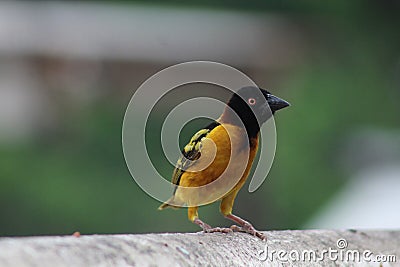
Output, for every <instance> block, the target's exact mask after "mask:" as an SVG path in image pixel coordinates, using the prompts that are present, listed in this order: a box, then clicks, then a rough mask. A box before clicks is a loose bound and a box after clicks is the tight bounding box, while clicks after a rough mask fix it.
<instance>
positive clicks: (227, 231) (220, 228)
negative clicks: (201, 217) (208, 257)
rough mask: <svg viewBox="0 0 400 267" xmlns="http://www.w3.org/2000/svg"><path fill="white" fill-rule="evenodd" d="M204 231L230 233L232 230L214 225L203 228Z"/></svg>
mask: <svg viewBox="0 0 400 267" xmlns="http://www.w3.org/2000/svg"><path fill="white" fill-rule="evenodd" d="M203 231H204V232H205V233H232V232H233V230H232V229H231V228H225V227H214V228H209V229H203Z"/></svg>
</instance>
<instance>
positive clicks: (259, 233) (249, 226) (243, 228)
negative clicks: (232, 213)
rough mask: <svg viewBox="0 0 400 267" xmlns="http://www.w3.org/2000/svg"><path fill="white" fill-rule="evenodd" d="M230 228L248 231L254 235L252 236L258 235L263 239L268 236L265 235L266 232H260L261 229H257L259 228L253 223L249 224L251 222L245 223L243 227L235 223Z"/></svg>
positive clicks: (236, 230)
mask: <svg viewBox="0 0 400 267" xmlns="http://www.w3.org/2000/svg"><path fill="white" fill-rule="evenodd" d="M230 229H231V230H232V231H233V232H242V233H248V234H250V235H252V236H256V237H258V238H260V239H261V240H266V239H267V237H266V236H265V234H264V233H262V232H260V231H257V230H256V229H255V228H254V227H253V226H252V225H251V224H249V223H247V224H244V225H243V226H242V227H240V226H237V225H235V224H234V225H232V226H231V227H230Z"/></svg>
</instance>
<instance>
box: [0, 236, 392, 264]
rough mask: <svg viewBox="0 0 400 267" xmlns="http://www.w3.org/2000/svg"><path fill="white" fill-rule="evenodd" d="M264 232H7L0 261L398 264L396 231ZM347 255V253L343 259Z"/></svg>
mask: <svg viewBox="0 0 400 267" xmlns="http://www.w3.org/2000/svg"><path fill="white" fill-rule="evenodd" d="M266 235H267V238H268V240H267V241H266V242H264V241H261V240H259V239H257V238H255V237H253V236H250V235H248V234H244V233H232V234H220V233H213V234H204V233H166V234H137V235H133V234H132V235H88V236H85V235H83V236H80V237H74V236H46V237H15V238H11V237H5V238H0V266H267V265H268V266H270V265H272V266H292V265H293V264H294V265H296V266H310V265H314V266H322V265H328V266H354V265H355V264H356V263H358V262H360V263H361V265H362V266H399V265H400V259H399V257H400V230H396V231H391V230H386V231H385V230H380V231H370V230H368V231H364V230H361V231H358V230H347V231H333V230H307V231H271V232H266ZM338 240H339V241H338ZM282 251H283V252H282ZM312 251H313V252H312ZM324 251H326V252H324ZM329 251H331V252H329ZM335 251H336V253H335ZM329 253H331V254H332V255H329ZM303 254H304V257H305V258H304V257H303ZM312 254H315V255H312ZM357 254H359V256H360V261H358V259H357ZM267 255H268V258H267V259H266V260H265V258H266V256H267ZM352 255H355V256H352ZM378 255H381V257H380V258H379V259H377V258H375V257H376V256H378ZM314 256H315V257H314ZM302 257H303V258H304V259H303V258H302ZM310 257H311V258H310ZM346 257H350V258H348V261H347V262H346ZM364 257H366V258H364ZM363 259H366V260H367V261H368V260H370V261H369V262H368V263H367V262H365V261H364V262H363ZM378 261H380V262H378ZM271 263H272V264H271ZM380 264H382V265H380ZM356 265H357V264H356Z"/></svg>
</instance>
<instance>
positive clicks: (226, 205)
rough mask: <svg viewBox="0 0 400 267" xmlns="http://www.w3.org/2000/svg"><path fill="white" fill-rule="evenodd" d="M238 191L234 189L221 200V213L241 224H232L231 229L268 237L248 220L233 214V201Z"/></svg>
mask: <svg viewBox="0 0 400 267" xmlns="http://www.w3.org/2000/svg"><path fill="white" fill-rule="evenodd" d="M237 193H238V191H233V192H232V193H230V194H228V195H227V196H226V197H224V198H223V199H222V201H221V205H220V207H219V208H220V210H221V213H222V214H223V215H224V216H225V218H227V219H229V220H231V221H234V222H235V223H237V224H239V225H240V226H237V225H232V226H231V227H230V229H231V230H232V231H233V232H245V233H249V234H251V235H254V236H257V237H258V238H260V239H262V240H265V239H267V238H266V236H265V235H264V234H263V233H261V232H259V231H257V230H256V229H255V228H254V227H253V225H251V223H249V222H248V221H245V220H243V219H242V218H240V217H239V216H236V215H233V214H232V207H233V203H234V202H235V197H236V195H237Z"/></svg>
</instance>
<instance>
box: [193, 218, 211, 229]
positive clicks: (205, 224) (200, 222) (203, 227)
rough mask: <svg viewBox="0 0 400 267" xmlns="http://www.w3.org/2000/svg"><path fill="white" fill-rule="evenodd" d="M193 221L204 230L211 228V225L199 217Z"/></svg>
mask: <svg viewBox="0 0 400 267" xmlns="http://www.w3.org/2000/svg"><path fill="white" fill-rule="evenodd" d="M193 222H194V223H195V224H197V225H198V226H200V227H201V229H203V231H204V232H207V231H208V230H209V229H212V227H211V226H210V225H209V224H207V223H205V222H203V221H202V220H200V219H199V218H196V219H194V221H193Z"/></svg>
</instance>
